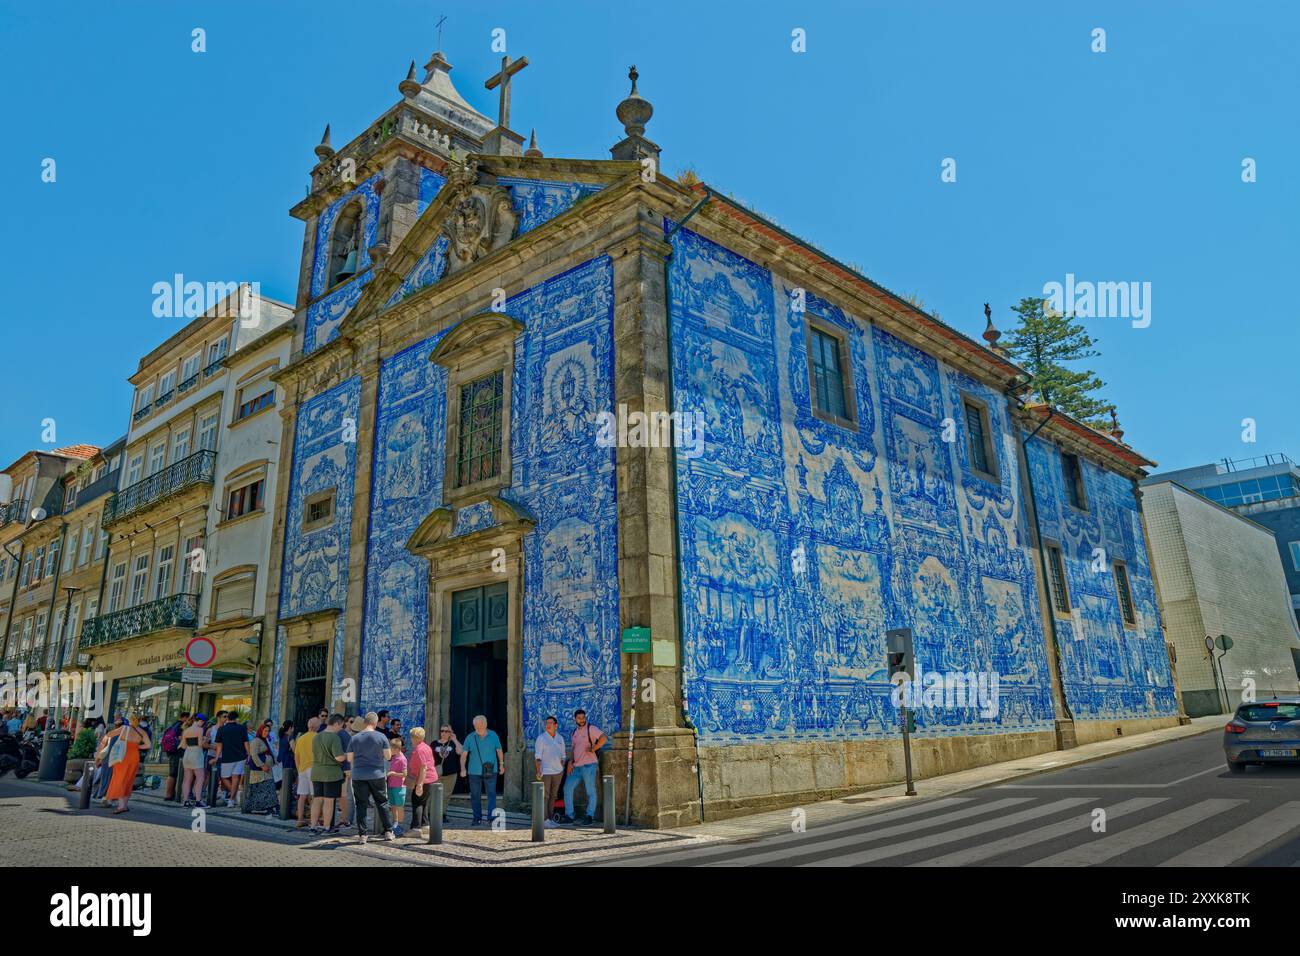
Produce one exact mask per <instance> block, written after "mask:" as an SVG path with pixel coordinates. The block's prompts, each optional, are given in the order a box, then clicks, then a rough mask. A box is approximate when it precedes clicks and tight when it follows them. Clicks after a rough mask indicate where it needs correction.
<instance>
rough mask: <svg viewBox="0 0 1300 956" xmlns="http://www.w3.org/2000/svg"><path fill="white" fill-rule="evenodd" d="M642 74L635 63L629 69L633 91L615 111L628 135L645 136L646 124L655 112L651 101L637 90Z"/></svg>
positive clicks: (628, 75)
mask: <svg viewBox="0 0 1300 956" xmlns="http://www.w3.org/2000/svg"><path fill="white" fill-rule="evenodd" d="M640 75H641V74H639V73H637V71H636V66H635V64H634V65H633V66H632V67H631V68H630V69H629V70H628V71H627V78H628V79H629V80H631V81H632V92H631V93H629V94H628V96H627V99H625V100H624V101H623V102H622V103H619V104H618V108H617V109H616V110H615V111H614V112H615V113H616V114H617V116H618V121H619V122H620V123H622V124H623V131H624V132H626V133H627V135H628V136H644V135H645V124H646V123H648V122H650V117H651V116H653V115H654V112H655V108H654V106H652V105H651V103H650V101H649V100H647V99H645V98H644V97H642V96H641V94H640V93H638V92H637V91H636V81H637V77H639V76H640Z"/></svg>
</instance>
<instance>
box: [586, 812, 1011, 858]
mask: <svg viewBox="0 0 1300 956" xmlns="http://www.w3.org/2000/svg"><path fill="white" fill-rule="evenodd" d="M973 799H974V798H972V797H944V798H943V799H941V800H930V801H926V802H924V803H917V804H913V805H911V806H907V807H898V808H896V809H893V810H883V811H880V812H878V813H862V814H859V815H857V816H855V817H853V818H852V819H849V820H837V821H836V822H834V823H827V824H824V825H812V826H809V827H808V829H807V830H806V831H805V832H803V833H791V832H790V831H789V830H788V829H787V830H778V831H774V832H771V833H768V834H765V835H759V836H758V837H757V838H754V839H745V838H738V839H736V840H731V841H727V842H716V843H710V844H706V845H703V846H701V847H700V848H697V849H694V850H692V849H682V850H678V851H674V852H672V853H657V854H654V855H653V856H649V855H647V856H639V857H635V858H633V859H630V860H628V861H626V862H623V861H620V862H619V863H617V864H613V863H611V865H619V866H661V865H664V866H668V865H676V864H677V863H679V862H685V861H688V860H691V861H698V860H701V859H704V858H706V857H713V856H719V855H721V854H725V853H739V852H742V851H743V850H745V849H746V848H747V847H751V846H754V847H756V846H757V845H759V844H761V845H762V846H763V847H772V846H781V845H783V844H786V843H799V844H807V843H808V842H809V841H810V840H813V839H815V838H816V837H818V836H820V835H822V834H827V833H842V832H844V831H846V830H857V831H865V830H867V829H869V828H870V827H872V826H874V825H875V824H877V823H883V822H886V821H888V820H897V819H900V818H902V817H912V816H916V815H917V814H919V813H926V812H928V811H930V810H942V809H945V808H947V807H955V806H959V805H961V804H964V803H971V802H972V800H973ZM1020 799H1021V800H1030V799H1032V797H1022V798H1020Z"/></svg>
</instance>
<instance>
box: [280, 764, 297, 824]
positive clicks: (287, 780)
mask: <svg viewBox="0 0 1300 956" xmlns="http://www.w3.org/2000/svg"><path fill="white" fill-rule="evenodd" d="M297 781H298V771H297V770H295V769H294V768H293V767H285V768H284V773H282V774H280V819H281V820H288V819H289V818H290V817H292V816H294V815H295V813H294V809H295V808H294V800H293V791H294V787H295V784H296V783H297Z"/></svg>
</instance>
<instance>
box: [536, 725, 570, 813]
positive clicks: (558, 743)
mask: <svg viewBox="0 0 1300 956" xmlns="http://www.w3.org/2000/svg"><path fill="white" fill-rule="evenodd" d="M559 729H560V722H559V721H558V720H556V719H555V718H554V717H547V718H546V730H544V731H542V733H540V734H538V735H537V740H536V742H534V744H533V753H534V754H535V756H536V758H537V761H536V762H537V779H538V780H540V781H542V783H544V784H545V785H546V803H545V804H543V806H545V808H546V822H545V823H544V824H543V826H546V827H553V826H555V821H553V820H552V819H551V813H552V810H553V809H554V807H555V798H556V797H558V796H559V794H560V781H562V780H563V779H564V758H565V749H564V738H563V737H561V736H560V735H559V734H558V733H557V732H556V731H558V730H559Z"/></svg>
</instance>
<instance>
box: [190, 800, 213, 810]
mask: <svg viewBox="0 0 1300 956" xmlns="http://www.w3.org/2000/svg"><path fill="white" fill-rule="evenodd" d="M194 808H195V809H196V810H211V809H212V808H211V807H209V806H208V805H207V804H206V803H204V802H203V801H202V800H200V801H199V802H198V803H196V804H194Z"/></svg>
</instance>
